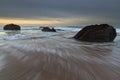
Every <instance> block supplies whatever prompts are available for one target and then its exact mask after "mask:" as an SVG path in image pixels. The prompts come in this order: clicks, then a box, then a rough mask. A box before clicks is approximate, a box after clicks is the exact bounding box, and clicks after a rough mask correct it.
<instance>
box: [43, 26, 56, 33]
mask: <svg viewBox="0 0 120 80" xmlns="http://www.w3.org/2000/svg"><path fill="white" fill-rule="evenodd" d="M42 31H44V32H56V30H55V29H54V28H52V29H50V28H49V27H43V29H42Z"/></svg>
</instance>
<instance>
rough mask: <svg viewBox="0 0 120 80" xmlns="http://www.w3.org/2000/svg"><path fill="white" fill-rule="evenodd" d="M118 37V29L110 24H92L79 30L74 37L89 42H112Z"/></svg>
mask: <svg viewBox="0 0 120 80" xmlns="http://www.w3.org/2000/svg"><path fill="white" fill-rule="evenodd" d="M115 37H116V29H115V28H113V27H112V26H110V25H108V24H100V25H90V26H86V27H84V28H83V29H82V30H81V31H79V32H78V33H77V34H76V35H75V36H74V38H75V39H77V40H81V41H88V42H111V41H113V40H114V39H115Z"/></svg>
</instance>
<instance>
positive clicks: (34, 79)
mask: <svg viewBox="0 0 120 80" xmlns="http://www.w3.org/2000/svg"><path fill="white" fill-rule="evenodd" d="M119 52H120V49H119V48H117V47H115V46H114V45H112V46H107V45H106V46H105V45H103V46H102V45H84V44H81V43H79V44H78V43H77V41H74V40H72V41H70V40H69V41H66V40H60V39H59V40H57V39H35V40H18V41H9V42H6V43H4V44H2V45H0V80H120V54H119Z"/></svg>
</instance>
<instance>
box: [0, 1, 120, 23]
mask: <svg viewBox="0 0 120 80" xmlns="http://www.w3.org/2000/svg"><path fill="white" fill-rule="evenodd" d="M119 3H120V0H0V25H5V24H9V23H14V24H19V25H88V24H101V23H108V24H113V25H120V4H119Z"/></svg>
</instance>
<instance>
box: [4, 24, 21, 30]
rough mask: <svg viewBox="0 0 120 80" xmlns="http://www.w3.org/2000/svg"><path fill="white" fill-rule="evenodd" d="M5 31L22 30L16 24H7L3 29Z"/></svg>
mask: <svg viewBox="0 0 120 80" xmlns="http://www.w3.org/2000/svg"><path fill="white" fill-rule="evenodd" d="M3 29H4V30H20V26H19V25H16V24H7V25H5V26H4V28H3Z"/></svg>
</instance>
